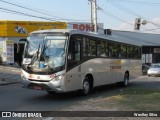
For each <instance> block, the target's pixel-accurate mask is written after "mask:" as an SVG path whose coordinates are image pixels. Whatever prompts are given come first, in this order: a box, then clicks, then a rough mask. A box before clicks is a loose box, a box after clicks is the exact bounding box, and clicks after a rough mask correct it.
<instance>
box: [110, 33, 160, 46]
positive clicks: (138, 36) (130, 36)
mask: <svg viewBox="0 0 160 120" xmlns="http://www.w3.org/2000/svg"><path fill="white" fill-rule="evenodd" d="M112 35H117V36H120V38H119V39H123V41H132V42H135V43H136V44H137V43H139V44H140V45H142V46H160V34H153V33H142V32H129V31H117V30H112Z"/></svg>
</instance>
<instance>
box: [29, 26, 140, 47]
mask: <svg viewBox="0 0 160 120" xmlns="http://www.w3.org/2000/svg"><path fill="white" fill-rule="evenodd" d="M51 32H62V33H70V34H72V35H73V34H82V35H88V36H92V37H97V38H102V39H108V40H112V41H116V42H122V43H127V44H133V45H138V46H140V43H139V42H136V43H135V41H133V40H124V39H120V37H121V36H119V35H106V34H100V33H95V32H83V31H80V30H73V29H50V30H39V31H34V32H32V33H51ZM32 33H30V34H32Z"/></svg>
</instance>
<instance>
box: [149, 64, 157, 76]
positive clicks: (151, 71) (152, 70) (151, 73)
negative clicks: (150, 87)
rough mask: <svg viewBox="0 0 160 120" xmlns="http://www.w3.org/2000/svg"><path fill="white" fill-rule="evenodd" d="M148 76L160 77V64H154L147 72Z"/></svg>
mask: <svg viewBox="0 0 160 120" xmlns="http://www.w3.org/2000/svg"><path fill="white" fill-rule="evenodd" d="M147 75H148V76H149V77H150V76H160V63H154V64H152V65H151V67H150V68H149V69H148V71H147Z"/></svg>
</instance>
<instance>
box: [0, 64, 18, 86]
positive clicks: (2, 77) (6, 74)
mask: <svg viewBox="0 0 160 120" xmlns="http://www.w3.org/2000/svg"><path fill="white" fill-rule="evenodd" d="M20 74H21V69H20V67H17V66H3V65H0V86H4V85H9V84H16V83H20V80H21V77H20Z"/></svg>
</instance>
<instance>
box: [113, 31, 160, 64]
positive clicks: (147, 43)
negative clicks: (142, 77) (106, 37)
mask: <svg viewBox="0 0 160 120" xmlns="http://www.w3.org/2000/svg"><path fill="white" fill-rule="evenodd" d="M112 35H114V36H118V37H119V39H121V40H122V41H123V40H125V41H126V40H128V41H132V42H133V43H135V42H136V43H138V44H139V45H142V63H145V64H151V63H160V34H153V33H142V32H128V31H118V30H112Z"/></svg>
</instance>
